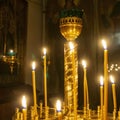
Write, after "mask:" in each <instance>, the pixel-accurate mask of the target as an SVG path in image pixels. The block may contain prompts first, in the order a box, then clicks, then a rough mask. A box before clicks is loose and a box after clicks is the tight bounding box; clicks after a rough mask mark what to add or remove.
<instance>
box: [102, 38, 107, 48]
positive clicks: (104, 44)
mask: <svg viewBox="0 0 120 120" xmlns="http://www.w3.org/2000/svg"><path fill="white" fill-rule="evenodd" d="M102 45H103V48H104V49H107V43H106V41H105V40H104V39H103V40H102Z"/></svg>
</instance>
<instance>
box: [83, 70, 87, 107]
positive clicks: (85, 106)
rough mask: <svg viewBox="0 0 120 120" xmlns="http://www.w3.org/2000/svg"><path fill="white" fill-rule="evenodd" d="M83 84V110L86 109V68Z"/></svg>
mask: <svg viewBox="0 0 120 120" xmlns="http://www.w3.org/2000/svg"><path fill="white" fill-rule="evenodd" d="M83 83H84V85H83V86H84V108H86V107H87V95H86V93H87V91H86V68H84V81H83Z"/></svg>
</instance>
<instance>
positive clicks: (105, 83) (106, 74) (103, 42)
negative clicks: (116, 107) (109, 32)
mask: <svg viewBox="0 0 120 120" xmlns="http://www.w3.org/2000/svg"><path fill="white" fill-rule="evenodd" d="M102 44H103V47H104V120H107V112H108V50H107V44H106V42H105V40H102Z"/></svg>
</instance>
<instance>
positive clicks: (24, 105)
mask: <svg viewBox="0 0 120 120" xmlns="http://www.w3.org/2000/svg"><path fill="white" fill-rule="evenodd" d="M22 107H23V108H26V107H27V104H26V97H25V96H23V97H22Z"/></svg>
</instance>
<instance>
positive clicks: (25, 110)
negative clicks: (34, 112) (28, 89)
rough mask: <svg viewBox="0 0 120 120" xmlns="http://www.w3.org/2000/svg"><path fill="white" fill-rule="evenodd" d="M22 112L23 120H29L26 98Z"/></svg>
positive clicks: (23, 98)
mask: <svg viewBox="0 0 120 120" xmlns="http://www.w3.org/2000/svg"><path fill="white" fill-rule="evenodd" d="M22 107H23V109H22V112H23V120H27V104H26V98H25V96H23V97H22Z"/></svg>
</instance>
